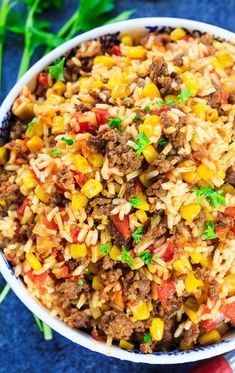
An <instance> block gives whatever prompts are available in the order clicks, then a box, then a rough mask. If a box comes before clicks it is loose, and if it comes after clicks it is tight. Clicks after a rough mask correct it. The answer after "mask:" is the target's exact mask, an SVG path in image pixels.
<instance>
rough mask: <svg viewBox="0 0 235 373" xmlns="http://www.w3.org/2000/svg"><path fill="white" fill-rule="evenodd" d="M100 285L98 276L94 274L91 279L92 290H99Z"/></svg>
mask: <svg viewBox="0 0 235 373" xmlns="http://www.w3.org/2000/svg"><path fill="white" fill-rule="evenodd" d="M101 287H102V284H101V281H100V276H94V277H93V279H92V288H93V289H94V290H100V289H101Z"/></svg>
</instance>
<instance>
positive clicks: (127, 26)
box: [0, 18, 235, 364]
mask: <svg viewBox="0 0 235 373" xmlns="http://www.w3.org/2000/svg"><path fill="white" fill-rule="evenodd" d="M165 26H169V27H183V28H186V29H190V30H198V31H201V32H206V31H208V32H210V33H211V34H213V35H214V36H216V37H220V38H222V39H226V40H230V41H232V40H233V39H234V38H235V35H234V34H233V33H232V32H229V31H226V30H224V29H222V28H219V27H216V26H212V25H208V24H206V23H201V22H196V21H190V20H185V19H178V18H139V19H132V20H129V21H123V22H119V23H115V24H112V25H107V26H103V27H99V28H96V29H94V30H92V31H89V32H86V33H85V34H82V35H79V36H77V37H75V38H73V39H72V40H70V41H68V42H66V43H64V44H62V45H61V46H60V47H58V48H56V49H55V50H53V51H52V52H51V53H49V54H48V55H46V56H45V57H43V58H42V59H40V60H39V61H38V62H37V63H36V64H35V65H34V66H33V67H31V69H30V70H29V71H28V72H27V73H26V74H25V75H24V76H23V77H22V78H21V79H20V80H19V81H18V82H17V84H16V85H15V86H14V87H13V88H12V90H11V91H10V93H9V94H8V95H7V97H6V99H5V100H4V102H3V104H2V106H1V108H0V134H1V135H3V131H2V128H4V127H5V125H6V122H7V118H8V115H9V110H10V108H11V106H12V103H13V102H14V100H15V98H16V97H17V96H18V94H19V92H20V91H21V89H22V88H23V87H24V86H25V85H29V86H30V87H32V86H33V84H34V82H35V77H36V76H37V74H38V73H39V72H40V71H42V70H43V69H44V68H45V67H47V66H48V65H49V64H51V63H52V62H53V61H54V60H56V59H57V58H59V57H62V56H63V55H64V54H66V53H67V52H68V51H70V50H71V49H72V48H74V47H76V46H77V45H78V44H79V43H81V42H83V41H86V40H90V39H93V38H96V37H99V36H103V35H107V34H114V33H119V32H120V33H127V32H128V34H132V35H134V34H137V33H138V34H139V33H142V34H144V33H146V32H147V31H148V29H152V28H153V29H154V28H163V27H165ZM0 141H1V137H0ZM0 272H1V273H2V275H3V277H4V278H5V280H6V281H7V282H8V284H9V285H10V286H11V288H12V290H13V291H14V293H15V294H16V295H17V296H18V298H19V299H20V300H21V301H22V302H23V303H24V304H25V305H26V307H28V308H29V309H30V311H32V312H33V313H34V314H35V315H37V316H38V317H39V318H40V319H41V320H43V321H44V322H45V323H47V324H48V325H49V326H50V327H51V328H52V329H54V330H55V331H57V332H58V333H60V334H61V335H63V336H64V337H66V338H68V339H70V340H71V341H73V342H75V343H77V344H79V345H81V346H83V347H86V348H88V349H90V350H92V351H96V352H99V353H102V354H104V355H107V356H112V357H116V358H119V359H122V360H129V361H133V362H141V363H148V364H176V363H186V362H190V361H196V360H202V359H207V358H210V357H212V356H216V355H220V354H222V353H225V352H228V351H231V350H233V349H235V332H234V333H233V332H230V334H228V335H226V337H225V338H224V340H223V341H221V342H220V343H218V344H214V345H210V346H207V347H198V348H196V349H195V350H190V351H179V350H176V351H171V352H158V353H155V354H147V355H146V354H142V353H140V352H138V351H137V352H129V351H125V350H121V349H120V348H118V347H116V346H112V347H109V346H107V345H106V344H103V343H100V342H97V341H95V340H94V339H93V338H92V337H91V336H90V335H88V334H86V333H84V332H82V331H78V330H74V329H71V328H69V327H68V326H66V324H65V323H63V322H62V321H60V320H59V319H57V318H56V317H53V316H52V315H51V314H50V313H49V312H48V311H47V310H46V309H45V308H44V307H43V306H42V305H41V304H40V303H39V302H38V301H37V300H36V299H34V298H32V297H31V296H30V295H29V293H28V292H27V289H26V287H25V285H24V284H23V282H22V281H21V280H20V279H17V278H16V277H15V275H14V273H13V271H12V268H11V266H10V264H9V263H8V262H7V260H6V259H5V258H4V256H3V254H2V253H1V252H0Z"/></svg>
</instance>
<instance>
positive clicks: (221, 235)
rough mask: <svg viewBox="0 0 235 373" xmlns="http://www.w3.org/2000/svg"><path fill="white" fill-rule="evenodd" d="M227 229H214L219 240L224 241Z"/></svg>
mask: <svg viewBox="0 0 235 373" xmlns="http://www.w3.org/2000/svg"><path fill="white" fill-rule="evenodd" d="M228 231H229V227H218V228H215V233H216V235H217V237H218V238H219V239H220V240H224V239H225V238H226V236H227V234H228Z"/></svg>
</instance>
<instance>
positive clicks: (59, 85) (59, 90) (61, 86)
mask: <svg viewBox="0 0 235 373" xmlns="http://www.w3.org/2000/svg"><path fill="white" fill-rule="evenodd" d="M51 89H52V91H53V92H54V93H55V94H56V95H59V96H62V95H63V94H64V92H65V90H66V84H65V83H63V82H62V81H61V80H59V79H58V80H57V81H56V82H55V84H53V86H52V88H51Z"/></svg>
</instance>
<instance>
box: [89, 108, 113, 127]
mask: <svg viewBox="0 0 235 373" xmlns="http://www.w3.org/2000/svg"><path fill="white" fill-rule="evenodd" d="M92 111H94V113H95V116H96V122H97V124H98V126H100V125H101V124H107V123H108V118H109V117H110V115H109V113H108V110H106V109H99V108H94V109H93V110H92Z"/></svg>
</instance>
